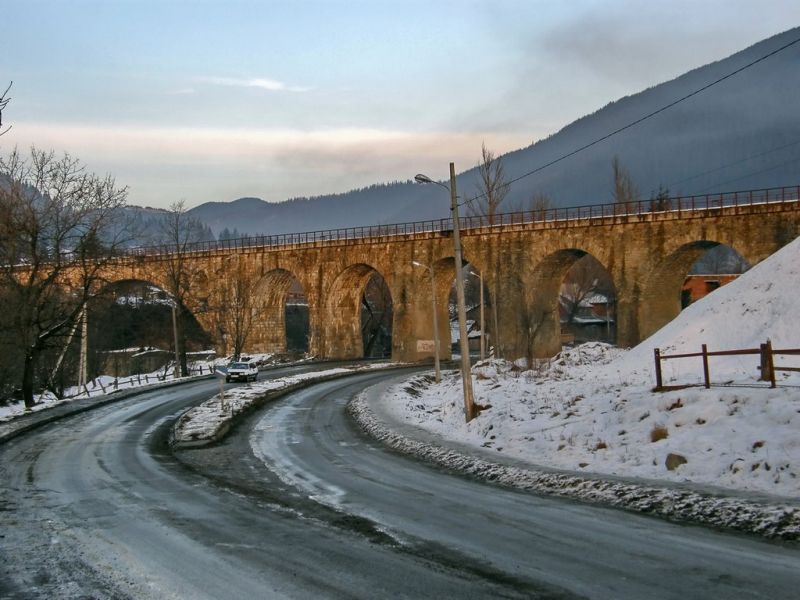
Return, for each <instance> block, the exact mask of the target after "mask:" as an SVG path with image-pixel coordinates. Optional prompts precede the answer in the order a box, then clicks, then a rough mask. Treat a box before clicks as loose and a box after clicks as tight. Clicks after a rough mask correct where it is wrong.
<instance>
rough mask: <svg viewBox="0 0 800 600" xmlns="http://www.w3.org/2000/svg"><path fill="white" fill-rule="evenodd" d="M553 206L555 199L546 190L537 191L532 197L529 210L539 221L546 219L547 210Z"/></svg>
mask: <svg viewBox="0 0 800 600" xmlns="http://www.w3.org/2000/svg"><path fill="white" fill-rule="evenodd" d="M551 208H553V201H552V200H551V199H550V196H548V195H547V194H545V193H544V192H535V193H534V194H533V195H532V196H531V199H530V203H529V210H530V211H531V212H532V213H533V214H534V218H535V219H536V220H537V221H544V220H545V218H546V217H547V211H548V210H550V209H551Z"/></svg>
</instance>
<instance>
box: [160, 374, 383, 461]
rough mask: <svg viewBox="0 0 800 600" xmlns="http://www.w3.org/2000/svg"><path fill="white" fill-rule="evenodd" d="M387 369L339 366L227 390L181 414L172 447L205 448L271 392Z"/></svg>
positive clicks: (174, 430)
mask: <svg viewBox="0 0 800 600" xmlns="http://www.w3.org/2000/svg"><path fill="white" fill-rule="evenodd" d="M385 368H386V363H369V364H365V365H354V366H350V367H337V368H334V369H327V370H324V371H312V372H307V373H299V374H297V375H289V376H287V377H280V378H277V379H268V380H264V381H256V382H253V383H250V384H246V385H242V386H239V387H235V388H233V389H227V390H225V391H224V393H223V396H222V398H220V395H219V394H217V395H215V396H213V397H211V398H209V399H208V400H206V401H205V402H203V403H202V404H199V405H197V406H195V407H193V408H190V409H189V410H187V411H186V412H185V413H183V415H181V417H180V418H179V419H178V421H177V422H176V423H175V426H174V428H173V434H172V441H173V444H176V445H183V446H187V447H188V446H192V445H203V444H206V443H209V442H211V441H213V440H215V439H217V438H218V436H220V435H222V434H224V432H225V431H227V428H228V427H229V426H230V423H231V421H232V420H233V419H234V418H235V417H236V416H237V415H239V414H241V413H243V412H245V411H247V410H248V409H249V408H250V407H252V406H254V405H256V404H257V403H258V402H259V401H260V400H261V399H262V398H263V396H264V395H265V394H268V393H270V392H278V391H283V390H288V389H290V388H292V387H293V386H296V385H297V384H299V383H302V382H305V381H310V380H316V379H324V378H327V377H331V376H336V375H341V374H344V373H354V372H360V371H368V370H372V369H385Z"/></svg>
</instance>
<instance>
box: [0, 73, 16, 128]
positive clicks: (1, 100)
mask: <svg viewBox="0 0 800 600" xmlns="http://www.w3.org/2000/svg"><path fill="white" fill-rule="evenodd" d="M12 85H14V82H13V81H12V82H11V83H9V84H8V87H7V88H6V91H5V92H3V95H2V96H0V135H3V134H5V133H8V130H9V129H11V125H9V126H8V127H6V129H5V131H3V109H4V108H5V107H6V106H8V103H9V102H11V98H9V97H8V92H9V90H10V89H11V86H12Z"/></svg>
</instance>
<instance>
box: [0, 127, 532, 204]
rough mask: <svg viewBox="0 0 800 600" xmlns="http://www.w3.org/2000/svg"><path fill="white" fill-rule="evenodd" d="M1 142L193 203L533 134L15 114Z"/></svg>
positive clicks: (358, 173) (349, 177) (461, 165)
mask: <svg viewBox="0 0 800 600" xmlns="http://www.w3.org/2000/svg"><path fill="white" fill-rule="evenodd" d="M2 141H3V146H5V145H6V142H7V143H9V144H14V143H17V144H18V145H19V146H20V147H23V148H24V147H26V146H28V145H30V143H31V142H35V143H36V144H37V146H39V147H42V148H55V149H57V150H67V151H69V152H70V153H72V154H73V155H75V156H76V157H78V158H80V159H81V160H82V161H83V162H84V163H85V164H86V165H87V167H88V168H89V169H90V170H92V171H96V172H100V173H105V172H109V173H112V174H113V175H115V176H116V177H117V180H118V181H119V182H120V183H121V184H126V185H130V187H131V196H130V201H131V203H133V204H142V205H149V206H167V205H168V204H169V202H171V201H172V200H174V199H176V198H186V199H187V200H188V201H189V203H190V204H191V205H194V204H198V203H200V202H205V201H210V200H229V199H233V198H237V197H240V196H260V197H262V198H264V199H267V200H284V199H286V198H290V197H293V196H310V195H317V194H326V193H335V192H345V191H348V190H350V189H354V188H357V187H363V186H367V185H370V184H373V183H379V182H387V181H395V180H406V179H409V178H411V177H413V176H414V174H415V173H419V172H425V173H428V174H429V175H430V176H431V177H434V178H442V179H443V178H446V177H447V165H448V163H449V162H450V161H454V162H455V163H456V167H457V169H458V171H463V170H466V169H468V168H470V167H473V166H475V165H476V164H477V162H478V159H479V158H480V147H481V143H482V142H484V141H485V142H486V144H487V145H488V146H489V147H491V148H492V149H494V150H495V151H496V152H498V153H503V152H506V151H509V150H512V149H516V148H519V147H521V146H524V145H527V144H529V143H530V141H531V140H530V139H529V138H528V136H527V135H524V134H516V135H511V134H497V133H494V132H488V131H483V132H467V133H461V134H453V133H451V132H436V131H431V132H425V133H417V132H411V131H404V130H399V129H370V128H338V129H317V130H309V131H305V130H299V129H224V128H205V129H197V128H179V127H164V128H157V127H146V128H145V127H134V126H127V127H125V126H110V127H102V126H86V125H77V124H63V123H61V124H47V123H31V122H17V123H15V126H14V129H12V130H11V132H9V134H8V135H7V136H3V138H2Z"/></svg>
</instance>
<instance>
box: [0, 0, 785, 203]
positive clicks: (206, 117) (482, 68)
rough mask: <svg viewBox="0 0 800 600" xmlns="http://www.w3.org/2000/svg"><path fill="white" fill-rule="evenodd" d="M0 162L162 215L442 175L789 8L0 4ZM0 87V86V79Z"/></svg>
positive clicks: (430, 1) (718, 54) (120, 1)
mask: <svg viewBox="0 0 800 600" xmlns="http://www.w3.org/2000/svg"><path fill="white" fill-rule="evenodd" d="M2 23H3V26H2V30H3V33H2V36H0V87H2V89H5V86H6V85H8V82H11V81H13V86H12V88H11V90H10V92H9V94H8V95H9V96H10V97H11V102H10V103H9V104H8V106H7V107H6V109H5V110H4V111H3V114H2V117H3V128H4V129H5V128H6V127H7V126H9V125H11V129H10V130H9V131H7V132H6V133H5V134H4V135H2V136H0V153H2V154H8V153H9V152H10V151H11V150H12V149H13V148H14V146H18V147H20V148H23V149H26V148H28V147H30V146H31V145H35V146H37V147H39V148H44V149H54V150H56V151H57V152H69V153H70V154H72V155H73V156H76V157H78V158H80V159H81V160H82V161H83V163H84V164H85V165H86V166H87V168H88V169H89V170H91V171H94V172H96V173H99V174H106V173H108V174H111V175H113V176H114V177H115V178H116V180H117V183H118V184H119V185H126V186H128V187H129V197H128V201H129V203H130V204H136V205H140V206H153V207H160V208H166V207H167V206H169V205H170V204H171V203H173V202H175V201H177V200H184V201H185V202H186V205H187V206H190V207H191V206H196V205H198V204H202V203H203V202H209V201H230V200H235V199H236V198H240V197H245V196H255V197H259V198H262V199H264V200H268V201H281V200H285V199H288V198H292V197H300V196H313V195H319V194H325V193H337V192H345V191H348V190H350V189H354V188H358V187H364V186H368V185H371V184H374V183H382V182H390V181H405V180H408V179H411V178H413V176H414V175H415V174H416V173H419V172H423V173H426V174H428V175H430V176H431V177H433V178H434V179H445V178H446V177H447V176H448V164H449V162H451V161H452V162H455V164H456V169H457V170H458V171H463V170H466V169H468V168H471V167H473V166H475V165H476V164H477V163H478V160H479V158H480V154H481V144H482V143H485V144H486V146H487V147H488V148H489V149H491V150H493V151H494V152H495V153H497V154H502V153H504V152H508V151H511V150H516V149H518V148H522V147H525V146H528V145H529V144H531V143H533V142H535V141H537V140H539V139H542V138H544V137H547V136H548V135H551V134H553V133H555V132H557V131H558V130H559V129H560V128H562V127H564V126H565V125H567V124H569V123H571V122H572V121H574V120H575V119H577V118H580V117H582V116H584V115H586V114H589V113H591V112H594V111H595V110H597V109H599V108H601V107H603V106H605V105H606V104H608V103H609V102H612V101H614V100H616V99H618V98H620V97H622V96H625V95H630V94H634V93H636V92H638V91H641V90H643V89H645V88H647V87H649V86H652V85H655V84H657V83H661V82H663V81H667V80H669V79H672V78H674V77H677V76H678V75H681V74H682V73H684V72H686V71H688V70H690V69H692V68H695V67H699V66H701V65H704V64H707V63H709V62H712V61H715V60H719V59H722V58H725V57H726V56H728V55H730V54H732V53H734V52H736V51H738V50H741V49H744V48H745V47H747V46H749V45H751V44H753V43H755V42H758V41H760V40H762V39H764V38H766V37H769V36H771V35H774V34H777V33H780V32H782V31H785V30H787V29H790V28H791V27H794V26H796V25H798V23H800V2H797V1H796V0H670V1H669V2H649V1H645V0H602V1H601V0H570V1H569V2H565V1H561V0H529V1H524V0H489V1H486V0H485V1H475V0H426V1H417V0H403V1H400V0H397V1H394V0H372V1H368V0H316V1H306V0H295V1H293V2H283V1H272V0H263V1H256V0H227V1H222V0H4V2H3V6H2ZM0 91H2V90H0Z"/></svg>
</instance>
